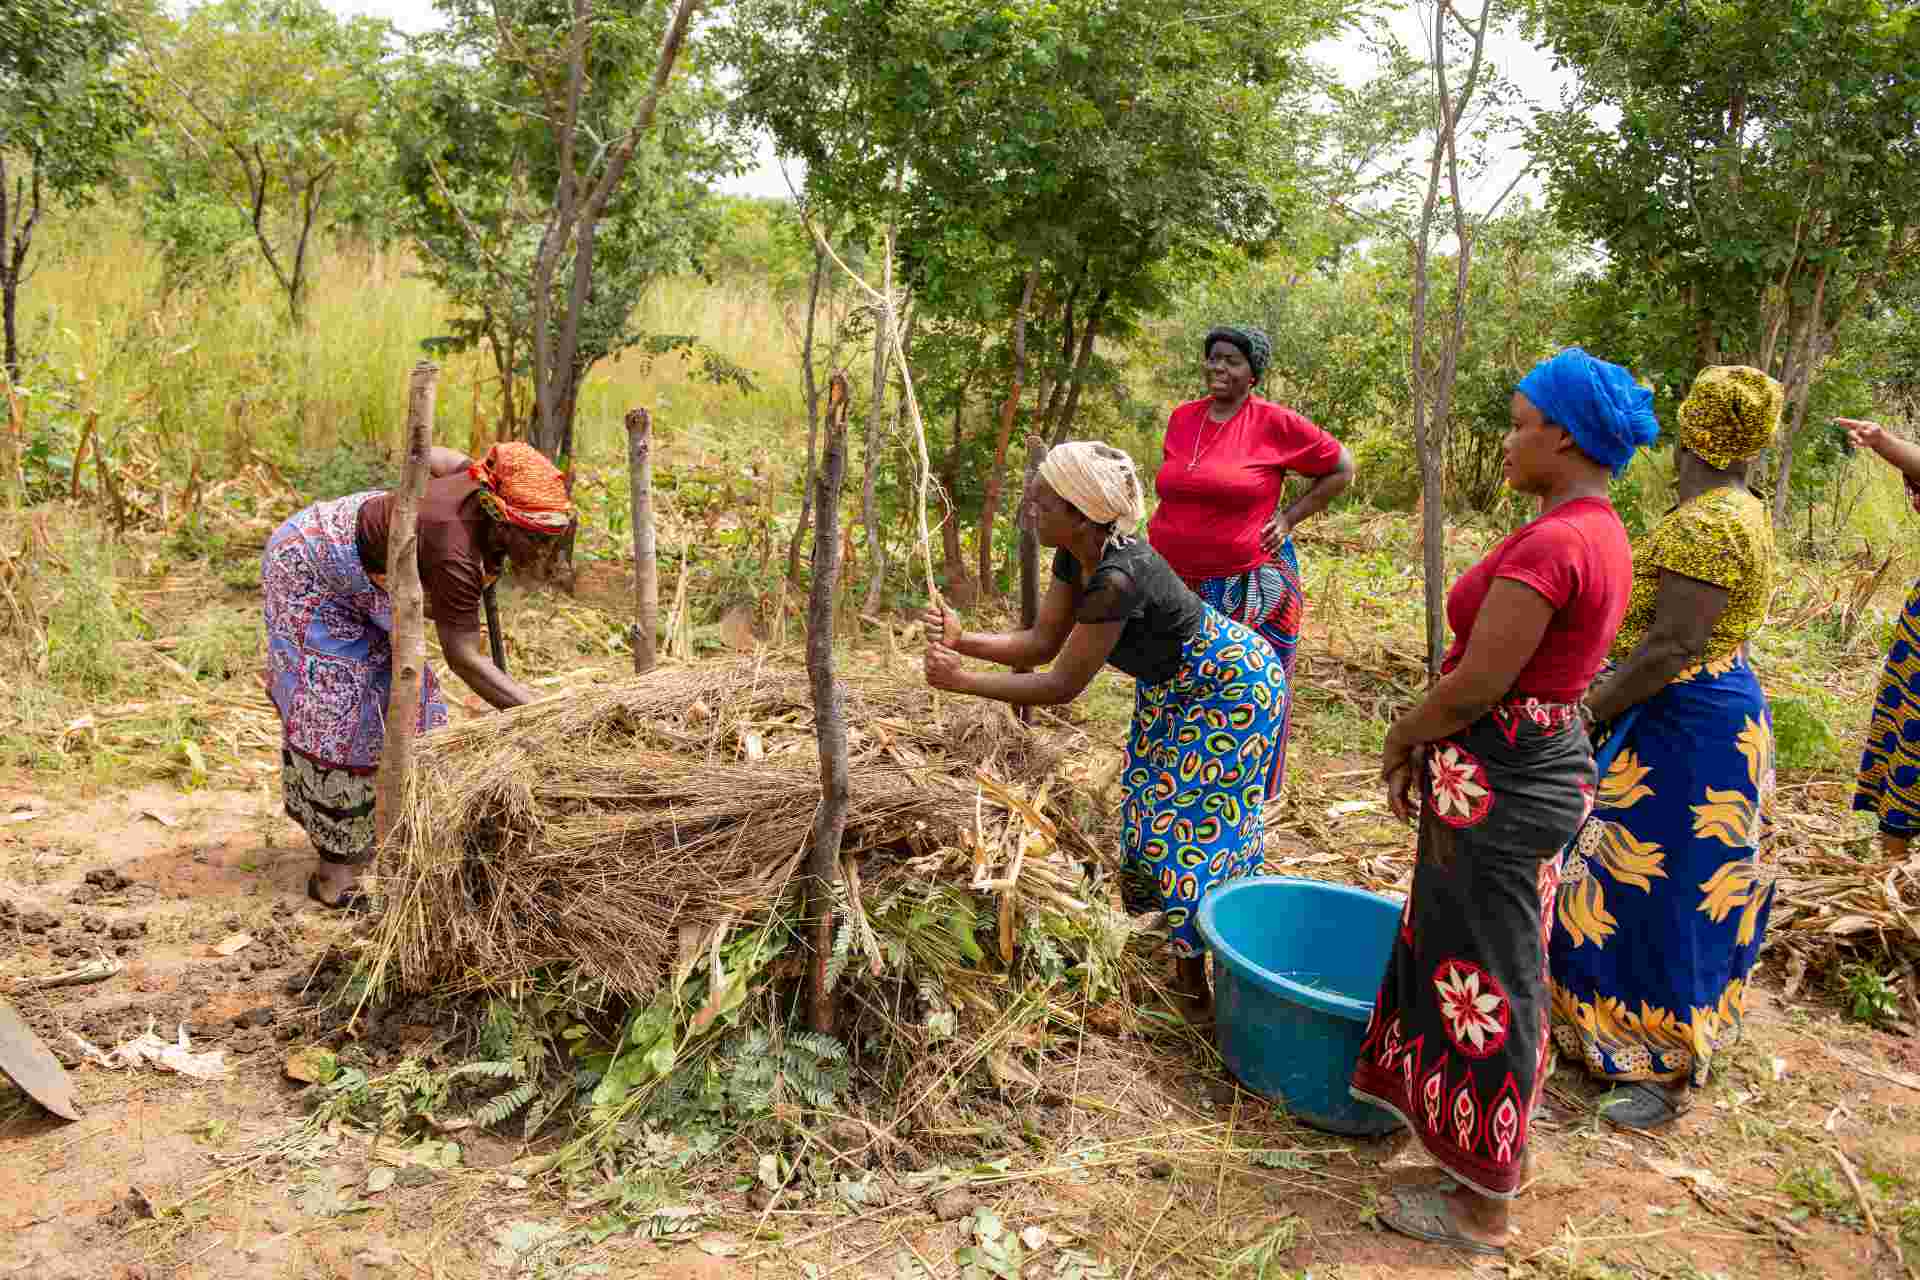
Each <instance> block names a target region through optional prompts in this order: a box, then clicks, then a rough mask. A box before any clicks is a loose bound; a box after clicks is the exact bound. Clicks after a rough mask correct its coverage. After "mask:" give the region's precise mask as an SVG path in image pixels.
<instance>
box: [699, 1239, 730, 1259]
mask: <svg viewBox="0 0 1920 1280" xmlns="http://www.w3.org/2000/svg"><path fill="white" fill-rule="evenodd" d="M693 1243H694V1246H695V1247H696V1248H698V1249H699V1250H700V1252H702V1253H705V1254H711V1255H712V1256H713V1257H716V1258H733V1257H738V1256H739V1254H740V1244H739V1242H738V1241H735V1240H717V1239H714V1238H713V1237H712V1236H702V1237H700V1238H699V1239H698V1240H695V1241H694V1242H693Z"/></svg>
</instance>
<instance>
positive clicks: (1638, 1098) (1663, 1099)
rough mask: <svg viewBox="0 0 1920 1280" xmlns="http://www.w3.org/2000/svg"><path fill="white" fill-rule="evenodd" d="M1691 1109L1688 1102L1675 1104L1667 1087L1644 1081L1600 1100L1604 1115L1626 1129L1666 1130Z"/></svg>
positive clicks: (1611, 1092) (1639, 1081) (1601, 1110)
mask: <svg viewBox="0 0 1920 1280" xmlns="http://www.w3.org/2000/svg"><path fill="white" fill-rule="evenodd" d="M1688 1110H1690V1107H1688V1106H1685V1105H1682V1106H1675V1105H1674V1102H1673V1097H1672V1095H1670V1094H1669V1093H1668V1092H1667V1091H1666V1090H1665V1089H1662V1088H1660V1087H1659V1086H1658V1085H1651V1084H1648V1083H1647V1082H1646V1081H1644V1080H1635V1081H1633V1082H1632V1083H1630V1084H1624V1085H1621V1086H1620V1087H1619V1088H1617V1089H1614V1090H1612V1091H1610V1092H1609V1093H1607V1094H1606V1095H1605V1096H1604V1097H1602V1098H1601V1099H1600V1102H1599V1111H1600V1117H1601V1118H1602V1119H1603V1120H1606V1121H1607V1122H1608V1123H1610V1124H1617V1125H1619V1126H1620V1127H1621V1128H1622V1129H1641V1130H1646V1129H1663V1128H1665V1127H1666V1126H1667V1125H1670V1124H1672V1123H1673V1122H1674V1121H1675V1120H1678V1119H1679V1118H1680V1117H1681V1116H1683V1115H1685V1114H1686V1113H1687V1112H1688Z"/></svg>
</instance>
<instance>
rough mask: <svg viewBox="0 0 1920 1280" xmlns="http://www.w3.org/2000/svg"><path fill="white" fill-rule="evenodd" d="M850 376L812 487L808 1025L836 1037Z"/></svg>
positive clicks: (833, 402)
mask: <svg viewBox="0 0 1920 1280" xmlns="http://www.w3.org/2000/svg"><path fill="white" fill-rule="evenodd" d="M850 401H851V397H850V396H849V395H848V394H847V376H846V374H844V373H836V374H834V375H833V379H832V381H831V382H829V383H828V385H827V439H826V452H825V454H824V455H823V456H822V458H821V462H820V474H819V476H818V477H817V478H816V479H815V481H814V483H815V485H816V486H817V488H816V489H815V491H814V502H813V512H814V514H813V583H812V588H811V590H810V591H809V592H808V595H807V677H808V682H809V684H810V685H811V686H812V691H813V725H814V734H815V736H816V737H817V738H818V739H819V742H820V807H819V809H817V810H816V811H815V813H814V815H813V840H812V844H811V845H810V847H809V850H808V853H807V872H808V876H807V899H808V902H807V918H808V919H809V921H810V922H811V929H812V934H813V964H812V966H811V968H810V969H809V970H808V972H807V1025H808V1026H809V1027H811V1028H812V1029H813V1030H814V1031H817V1032H819V1033H821V1034H822V1035H832V1034H833V1025H834V1005H833V996H832V993H830V992H829V991H828V990H827V960H828V957H829V956H831V955H832V953H833V883H834V881H835V880H836V879H837V878H838V877H839V874H840V840H841V837H842V836H844V835H845V834H846V829H847V803H848V789H847V719H846V708H845V707H844V706H842V705H841V701H840V689H839V686H838V685H836V684H835V683H834V678H833V597H834V589H835V587H836V586H837V585H838V582H839V577H840V530H839V528H838V527H837V526H838V525H839V523H840V483H841V481H842V480H844V479H845V478H846V470H847V410H848V408H849V404H850Z"/></svg>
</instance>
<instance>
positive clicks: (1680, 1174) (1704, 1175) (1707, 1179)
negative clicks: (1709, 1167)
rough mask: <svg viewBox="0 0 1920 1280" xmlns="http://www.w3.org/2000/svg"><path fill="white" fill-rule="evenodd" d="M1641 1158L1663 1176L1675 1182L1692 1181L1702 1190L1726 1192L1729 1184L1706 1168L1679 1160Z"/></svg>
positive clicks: (1648, 1166)
mask: <svg viewBox="0 0 1920 1280" xmlns="http://www.w3.org/2000/svg"><path fill="white" fill-rule="evenodd" d="M1640 1159H1641V1161H1642V1162H1643V1163H1644V1164H1645V1165H1646V1166H1647V1168H1649V1169H1651V1170H1653V1171H1654V1172H1655V1173H1657V1174H1660V1175H1661V1176H1663V1177H1668V1178H1672V1179H1673V1180H1674V1181H1675V1182H1691V1183H1693V1184H1694V1185H1695V1186H1696V1187H1699V1188H1700V1189H1701V1190H1702V1191H1711V1192H1713V1193H1714V1194H1716V1195H1725V1194H1726V1191H1727V1184H1726V1183H1724V1182H1722V1181H1720V1179H1718V1178H1716V1177H1715V1176H1714V1175H1713V1174H1711V1173H1708V1172H1707V1171H1706V1170H1705V1169H1696V1168H1694V1167H1693V1166H1691V1165H1685V1164H1681V1163H1680V1162H1679V1161H1678V1160H1663V1159H1661V1158H1660V1157H1659V1156H1641V1157H1640Z"/></svg>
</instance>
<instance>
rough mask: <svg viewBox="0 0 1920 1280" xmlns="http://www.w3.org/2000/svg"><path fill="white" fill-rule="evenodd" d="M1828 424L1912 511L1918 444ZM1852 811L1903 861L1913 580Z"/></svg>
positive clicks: (1914, 693)
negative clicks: (1867, 455)
mask: <svg viewBox="0 0 1920 1280" xmlns="http://www.w3.org/2000/svg"><path fill="white" fill-rule="evenodd" d="M1834 421H1836V422H1838V423H1839V424H1840V425H1841V426H1843V427H1845V428H1846V429H1847V438H1848V439H1850V440H1852V441H1853V443H1854V445H1855V446H1856V447H1858V448H1862V449H1871V450H1873V451H1874V452H1875V453H1877V454H1879V455H1880V457H1881V458H1882V459H1883V460H1884V461H1886V462H1887V463H1889V464H1891V465H1892V466H1893V467H1894V469H1895V470H1897V471H1899V472H1900V474H1901V476H1902V477H1903V478H1904V479H1905V480H1906V482H1907V501H1908V502H1909V503H1910V504H1911V505H1912V507H1913V509H1914V510H1915V511H1920V445H1915V444H1913V443H1912V442H1910V441H1907V440H1902V439H1900V437H1898V436H1895V435H1891V434H1889V433H1888V432H1887V431H1886V430H1885V429H1884V428H1882V427H1881V426H1879V425H1878V424H1877V423H1872V422H1861V421H1858V420H1856V419H1853V418H1836V419H1834ZM1853 807H1854V808H1855V809H1858V810H1860V811H1861V812H1863V813H1870V814H1872V815H1873V816H1874V817H1875V818H1877V819H1878V820H1879V823H1880V842H1881V844H1882V845H1883V846H1884V847H1885V849H1886V853H1887V857H1888V859H1889V860H1898V859H1901V858H1905V857H1906V856H1907V842H1908V841H1910V840H1912V839H1913V837H1914V836H1915V835H1916V834H1920V581H1916V582H1915V583H1914V584H1913V594H1912V595H1910V596H1908V597H1907V607H1906V609H1905V611H1903V612H1902V613H1901V615H1900V624H1899V627H1898V628H1897V629H1896V630H1895V632H1894V635H1893V644H1892V646H1891V647H1889V648H1888V650H1887V665H1886V669H1885V670H1884V671H1882V672H1881V674H1880V688H1879V690H1878V691H1877V692H1876V693H1875V694H1874V698H1873V720H1872V722H1871V723H1870V724H1869V725H1868V726H1867V746H1866V750H1864V751H1863V752H1861V754H1860V778H1859V782H1858V783H1857V784H1856V786H1855V787H1854V792H1853Z"/></svg>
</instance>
